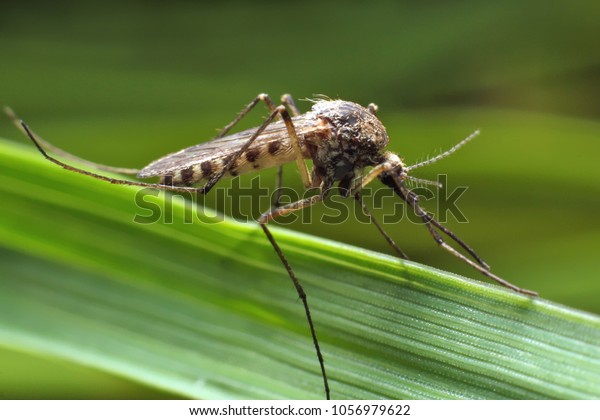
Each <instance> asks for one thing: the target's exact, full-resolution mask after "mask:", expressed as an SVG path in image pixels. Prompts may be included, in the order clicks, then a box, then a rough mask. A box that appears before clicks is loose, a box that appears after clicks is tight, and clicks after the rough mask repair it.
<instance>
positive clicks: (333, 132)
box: [311, 100, 389, 185]
mask: <svg viewBox="0 0 600 420" xmlns="http://www.w3.org/2000/svg"><path fill="white" fill-rule="evenodd" d="M311 112H312V113H314V114H316V115H315V116H316V118H318V119H320V120H322V121H324V122H326V123H327V125H328V127H329V136H328V138H327V139H325V141H321V142H319V143H318V144H315V150H314V151H313V153H312V159H313V162H314V165H315V169H316V170H317V172H318V173H319V175H320V176H321V178H322V179H323V180H324V181H325V184H329V185H331V184H333V183H334V182H336V181H341V183H342V184H346V183H347V182H349V181H350V180H351V179H353V178H354V177H355V175H356V174H357V173H358V172H360V171H362V169H363V168H365V167H367V166H373V165H376V164H378V163H380V162H381V161H382V159H383V150H384V148H385V147H386V146H387V145H388V143H389V138H388V135H387V132H386V131H385V127H384V126H383V124H382V123H381V121H379V119H377V117H376V116H375V115H374V114H373V113H371V112H370V111H369V110H368V109H367V108H365V107H363V106H361V105H359V104H356V103H354V102H348V101H341V100H320V101H317V102H316V103H315V104H314V105H313V107H312V110H311Z"/></svg>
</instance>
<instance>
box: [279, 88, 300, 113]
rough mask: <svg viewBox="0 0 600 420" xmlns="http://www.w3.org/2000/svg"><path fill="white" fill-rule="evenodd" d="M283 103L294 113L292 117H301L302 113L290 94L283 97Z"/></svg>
mask: <svg viewBox="0 0 600 420" xmlns="http://www.w3.org/2000/svg"><path fill="white" fill-rule="evenodd" d="M281 103H282V104H284V105H285V106H287V107H288V108H289V109H290V110H291V111H292V115H293V116H294V117H297V116H298V115H300V111H299V110H298V107H297V106H296V103H295V102H294V98H292V95H290V94H289V93H286V94H284V95H282V96H281Z"/></svg>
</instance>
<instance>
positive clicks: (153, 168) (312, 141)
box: [5, 93, 537, 399]
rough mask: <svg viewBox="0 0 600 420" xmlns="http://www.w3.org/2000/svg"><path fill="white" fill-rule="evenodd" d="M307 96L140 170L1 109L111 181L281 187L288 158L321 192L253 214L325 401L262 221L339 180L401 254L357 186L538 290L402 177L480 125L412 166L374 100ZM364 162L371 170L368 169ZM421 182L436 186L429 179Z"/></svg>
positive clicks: (316, 198)
mask: <svg viewBox="0 0 600 420" xmlns="http://www.w3.org/2000/svg"><path fill="white" fill-rule="evenodd" d="M261 102H262V103H264V104H265V105H266V107H267V108H268V110H269V115H268V117H267V118H266V119H265V120H264V122H263V123H262V124H261V125H260V126H259V127H257V128H252V129H249V130H245V131H241V132H238V133H236V134H228V133H229V132H230V130H231V129H232V128H233V127H235V125H236V124H237V123H238V122H240V120H242V119H243V118H244V117H245V116H246V115H247V114H248V113H249V112H250V111H251V110H252V109H253V108H254V107H255V106H256V105H257V104H259V103H261ZM312 102H313V105H312V108H311V110H310V111H308V112H306V113H304V114H301V113H300V111H299V110H298V108H297V107H296V104H295V102H294V100H293V99H292V97H291V96H290V95H289V94H285V95H283V96H282V97H281V104H280V105H278V106H276V105H275V103H274V102H273V101H272V100H271V98H270V97H269V95H267V94H264V93H261V94H259V95H258V96H256V98H254V99H253V100H252V102H250V103H249V104H248V105H247V106H246V107H245V108H244V109H243V110H242V111H241V112H240V113H239V114H238V115H237V116H236V117H235V118H234V119H233V121H231V122H230V123H229V124H228V125H226V126H225V128H223V129H222V130H221V132H220V133H219V134H218V135H217V136H216V137H215V138H214V139H212V140H210V141H208V142H206V143H201V144H198V145H196V146H192V147H188V148H186V149H183V150H180V151H178V152H175V153H172V154H169V155H167V156H164V157H161V158H159V159H157V160H155V161H154V162H152V163H150V164H149V165H148V166H146V167H145V168H143V169H141V170H139V169H128V168H116V167H112V166H106V165H100V164H97V163H94V162H89V161H87V160H84V159H81V158H79V157H77V156H74V155H71V154H69V153H67V152H65V151H63V150H61V149H59V148H57V147H55V146H53V145H52V144H50V143H48V142H47V141H45V140H43V139H42V138H41V137H39V136H38V135H36V134H35V133H34V132H33V131H32V130H31V129H30V128H29V126H28V125H27V124H25V123H24V122H23V121H22V120H19V118H17V116H16V115H15V114H14V112H13V111H12V110H11V109H10V108H5V112H6V113H7V114H8V116H9V117H10V118H11V119H12V121H13V123H14V124H15V125H16V126H17V127H18V128H19V129H20V130H21V131H23V132H24V133H25V134H26V135H27V136H28V137H29V139H30V140H31V141H32V142H33V143H34V144H35V146H36V147H37V149H38V150H39V151H40V153H41V154H42V155H43V156H44V157H45V158H46V159H48V160H49V161H50V162H52V163H54V164H56V165H58V166H61V167H63V168H64V169H67V170H69V171H73V172H77V173H79V174H83V175H87V176H90V177H93V178H97V179H100V180H103V181H106V182H110V183H112V184H124V185H133V186H139V187H151V188H156V189H160V190H166V191H172V192H181V193H185V192H192V193H196V194H206V193H208V192H209V191H210V190H211V189H212V188H213V187H214V186H215V184H216V183H217V182H218V181H219V180H221V178H223V177H225V176H231V177H236V176H238V175H241V174H243V173H247V172H252V171H258V170H261V169H265V168H269V167H279V171H278V176H277V187H278V190H280V188H279V187H280V186H281V180H282V166H283V165H284V164H286V163H290V162H295V163H296V165H297V167H298V171H299V174H300V178H301V179H302V183H303V184H304V187H305V188H307V189H308V188H316V189H317V190H318V191H319V193H318V194H315V195H313V196H310V197H308V198H303V199H301V200H299V201H296V202H293V203H289V204H283V205H282V204H280V203H279V199H278V197H277V196H276V199H275V203H274V205H273V206H272V207H271V208H270V209H269V210H267V211H265V212H264V213H262V215H261V216H260V217H259V218H258V223H259V225H260V227H261V228H262V230H263V231H264V233H265V235H266V237H267V239H268V240H269V242H270V243H271V245H272V247H273V249H274V250H275V252H276V254H277V256H278V257H279V259H280V260H281V263H282V264H283V266H284V267H285V270H286V271H287V273H288V275H289V277H290V279H291V281H292V283H293V285H294V287H295V289H296V292H297V293H298V296H299V298H300V300H301V301H302V304H303V306H304V312H305V314H306V319H307V323H308V327H309V331H310V335H311V337H312V341H313V344H314V349H315V352H316V356H317V359H318V361H319V366H320V370H321V376H322V379H323V386H324V389H325V397H326V398H327V399H330V397H331V394H330V388H329V381H328V377H327V373H326V370H325V361H324V358H323V354H322V352H321V348H320V345H319V340H318V338H317V332H316V329H315V325H314V322H313V319H312V315H311V311H310V307H309V304H308V297H307V295H306V293H305V291H304V289H303V287H302V285H301V284H300V281H299V280H298V277H297V276H296V274H295V272H294V270H293V269H292V266H291V265H290V263H289V261H288V259H287V258H286V257H285V255H284V253H283V251H282V250H281V248H280V247H279V244H278V243H277V241H276V240H275V237H274V236H273V234H272V233H271V231H270V230H269V228H268V226H267V225H268V223H269V222H271V221H273V220H275V219H277V218H278V217H281V216H284V215H287V214H290V213H293V212H295V211H298V210H301V209H303V208H306V207H310V206H313V205H315V204H317V203H319V202H321V201H323V200H324V199H325V198H326V197H327V195H328V194H329V193H330V192H331V191H332V187H334V186H335V185H337V187H338V189H339V191H340V192H341V193H342V195H343V196H345V197H351V198H353V199H355V200H356V201H357V202H358V203H359V204H360V206H361V208H362V210H363V211H364V212H365V214H366V215H367V216H368V217H369V220H370V221H371V222H373V224H374V225H375V227H376V228H377V229H378V230H379V232H380V233H381V234H382V235H383V237H384V238H385V240H386V241H387V242H388V244H389V245H390V246H391V247H392V248H393V249H394V251H395V252H396V253H397V254H398V256H399V257H400V258H402V259H408V257H407V255H406V254H405V253H404V252H403V251H402V249H400V247H399V246H398V245H397V244H396V242H395V241H394V240H393V239H392V237H391V236H390V235H388V234H387V233H386V231H385V230H384V229H383V226H382V225H381V224H380V223H378V222H377V220H376V219H375V218H374V217H373V214H372V213H371V211H370V210H369V208H368V207H367V206H366V205H365V203H364V202H363V200H362V197H361V190H362V189H363V188H365V187H366V186H367V185H368V184H370V183H371V182H373V181H374V180H375V179H379V181H381V182H382V183H383V184H384V185H386V186H388V187H390V188H391V189H393V190H394V191H395V193H396V195H398V197H400V199H402V200H403V201H405V202H406V203H407V205H408V206H409V207H410V208H411V209H412V211H414V213H415V214H416V215H417V216H418V217H419V218H420V219H421V220H422V221H423V224H424V225H425V226H426V228H427V229H428V231H429V233H430V235H431V236H432V237H433V239H434V240H435V242H436V243H437V244H438V245H439V246H440V247H441V248H443V249H444V250H445V251H447V252H449V253H450V254H452V255H454V256H455V257H456V258H458V259H460V260H462V261H464V262H465V263H466V264H468V265H470V266H471V267H473V268H474V269H476V270H477V271H479V272H480V273H482V274H483V275H485V276H487V277H489V278H491V279H493V280H495V281H496V282H498V283H500V284H501V285H503V286H505V287H508V288H509V289H512V290H514V291H516V292H519V293H523V294H525V295H530V296H536V295H537V293H536V292H533V291H530V290H526V289H522V288H520V287H517V286H515V285H513V284H511V283H509V282H508V281H506V280H504V279H502V278H500V277H498V276H497V275H495V274H494V273H492V272H491V269H490V266H489V265H488V264H487V263H485V262H484V261H483V260H482V259H481V258H480V257H479V256H478V255H477V254H476V253H475V251H474V250H473V249H472V248H471V247H470V246H469V245H467V244H466V243H465V242H464V241H462V240H461V239H460V238H459V237H458V236H456V234H454V232H452V231H451V230H449V229H448V228H446V227H445V226H443V225H441V224H440V223H439V222H438V221H437V220H436V219H435V218H434V217H433V216H432V215H431V214H430V213H428V212H427V211H425V210H424V209H423V208H422V207H421V205H420V204H419V197H418V195H417V194H416V193H415V192H413V191H412V190H411V189H410V188H409V185H408V183H407V181H415V180H417V181H419V179H418V178H414V177H412V176H411V175H409V174H410V173H411V172H412V171H413V170H416V169H419V168H422V167H424V166H427V165H430V164H432V163H435V162H437V161H439V160H440V159H443V158H445V157H447V156H449V155H451V154H452V153H454V152H456V151H457V150H458V149H460V148H461V147H463V146H464V145H465V144H467V143H468V142H469V141H471V140H472V139H473V138H475V137H476V136H477V135H478V134H479V132H478V131H475V132H474V133H473V134H471V135H469V136H468V137H466V138H465V139H463V140H462V141H460V142H459V143H457V144H456V145H454V146H453V147H452V148H450V149H449V150H447V151H445V152H443V153H440V154H439V155H437V156H434V157H432V158H430V159H427V160H425V161H422V162H419V163H416V164H414V165H406V164H405V163H404V162H403V161H402V159H401V158H400V157H399V156H398V155H396V154H394V153H392V152H390V151H387V150H386V147H387V145H388V143H389V137H388V134H387V132H386V129H385V127H384V126H383V124H382V123H381V121H380V120H379V119H378V118H377V115H376V114H377V106H376V105H375V104H369V105H368V106H367V107H366V108H365V107H363V106H361V105H359V104H356V103H353V102H348V101H343V100H337V99H336V100H332V99H329V98H318V99H316V100H312ZM48 152H52V153H53V154H55V155H58V156H61V157H64V158H68V159H70V160H72V161H75V162H79V163H80V164H84V165H87V166H90V167H93V168H95V169H98V170H106V171H111V172H114V173H120V174H126V175H135V176H136V177H137V178H153V177H158V178H159V181H158V182H157V183H146V182H139V181H131V180H123V179H117V178H111V177H107V176H104V175H100V174H97V173H94V172H90V171H87V170H84V169H80V168H78V167H75V166H72V165H70V164H68V163H65V162H63V161H61V160H59V159H57V158H55V157H52V156H50V155H49V154H48ZM307 160H310V161H312V170H309V168H308V166H307V163H306V161H307ZM366 168H371V169H370V170H368V171H366ZM421 181H424V180H421ZM424 182H425V183H430V184H434V185H435V184H437V183H435V182H431V181H424ZM438 186H439V185H438ZM442 235H446V236H447V237H449V238H450V239H452V240H453V241H454V242H455V243H456V244H457V245H458V246H459V247H460V248H462V249H463V250H464V251H465V252H466V254H468V255H469V256H470V257H467V256H466V255H465V254H463V253H461V252H460V251H458V250H457V249H456V248H455V247H453V246H451V245H450V244H449V243H448V242H446V241H445V240H444V238H443V236H442Z"/></svg>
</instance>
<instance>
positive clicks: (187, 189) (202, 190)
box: [21, 105, 293, 194]
mask: <svg viewBox="0 0 600 420" xmlns="http://www.w3.org/2000/svg"><path fill="white" fill-rule="evenodd" d="M282 112H285V113H286V114H287V111H286V110H285V107H284V106H283V105H281V106H279V107H277V108H276V109H275V111H273V112H272V113H271V114H270V115H269V116H268V117H267V119H266V120H265V121H264V122H263V123H262V124H261V126H260V127H259V128H258V129H257V130H256V132H255V133H254V134H253V135H252V136H251V137H250V138H249V139H248V141H247V142H246V143H245V144H244V145H243V146H242V147H241V148H240V150H238V151H237V153H236V154H235V155H233V156H232V157H231V159H230V160H229V162H228V163H227V165H225V166H224V167H223V169H222V170H221V172H219V173H218V174H216V175H215V176H213V177H212V178H211V179H210V180H209V181H208V182H207V183H206V185H204V186H203V187H199V188H194V187H179V186H173V185H164V184H151V183H146V182H139V181H129V180H124V179H118V178H111V177H107V176H103V175H99V174H95V173H93V172H90V171H86V170H83V169H79V168H76V167H74V166H72V165H69V164H67V163H64V162H61V161H60V160H58V159H56V158H54V157H52V156H50V155H48V153H47V152H46V151H45V150H44V148H43V147H42V145H41V143H40V141H39V139H38V138H37V137H36V136H35V134H34V133H33V132H32V131H31V130H30V129H29V127H28V126H27V124H25V123H24V122H21V126H22V127H23V130H24V131H25V133H26V134H27V136H28V137H29V138H30V139H31V141H32V142H33V143H34V144H35V146H36V147H37V148H38V150H39V151H40V153H42V155H43V156H44V157H45V158H46V159H48V160H49V161H50V162H52V163H54V164H56V165H58V166H61V167H62V168H64V169H66V170H69V171H72V172H77V173H80V174H82V175H87V176H90V177H92V178H96V179H100V180H102V181H106V182H110V183H111V184H121V185H133V186H137V187H146V188H156V189H160V190H166V191H173V192H182V193H183V192H191V193H196V194H206V193H207V192H208V191H210V189H211V188H212V187H213V186H214V185H215V184H216V183H217V182H218V181H219V180H220V179H221V178H222V177H223V174H225V173H227V172H228V171H229V169H231V167H232V165H233V163H234V162H235V161H236V160H237V159H238V158H239V157H240V156H241V155H242V154H243V153H244V152H245V151H246V150H247V149H248V148H249V147H250V145H251V144H252V143H253V142H254V141H255V140H256V139H257V138H258V136H259V135H260V133H262V132H263V131H264V130H265V128H267V126H268V125H269V124H270V123H271V122H272V121H273V120H274V119H275V117H276V116H277V115H280V114H281V113H282ZM292 129H293V127H292Z"/></svg>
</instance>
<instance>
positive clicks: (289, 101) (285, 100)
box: [272, 93, 300, 208]
mask: <svg viewBox="0 0 600 420" xmlns="http://www.w3.org/2000/svg"><path fill="white" fill-rule="evenodd" d="M281 103H282V104H283V105H285V106H286V107H287V108H288V109H289V110H290V111H291V112H292V115H293V116H294V117H297V116H298V115H300V111H299V110H298V107H297V106H296V103H295V102H294V99H293V98H292V95H290V94H289V93H286V94H284V95H283V96H282V97H281ZM282 187H283V166H280V167H279V168H278V169H277V182H276V184H275V198H274V199H273V205H272V208H276V207H279V205H280V204H281V202H280V200H281V192H282V191H281V188H282Z"/></svg>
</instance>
